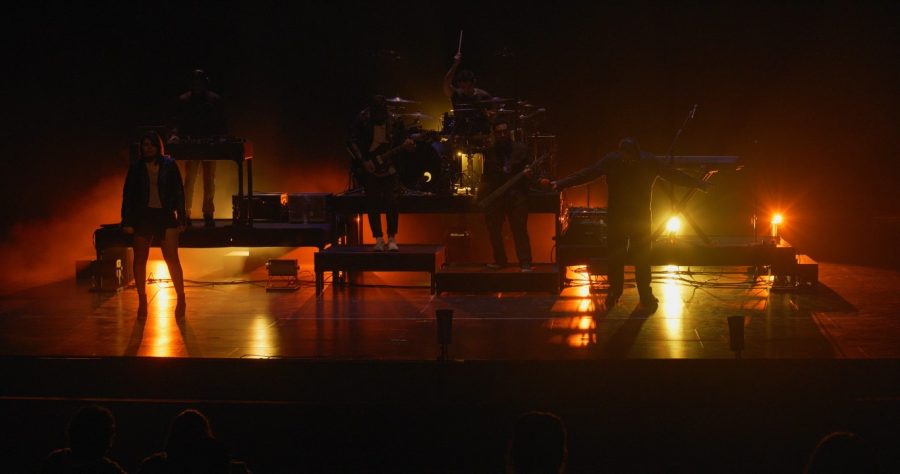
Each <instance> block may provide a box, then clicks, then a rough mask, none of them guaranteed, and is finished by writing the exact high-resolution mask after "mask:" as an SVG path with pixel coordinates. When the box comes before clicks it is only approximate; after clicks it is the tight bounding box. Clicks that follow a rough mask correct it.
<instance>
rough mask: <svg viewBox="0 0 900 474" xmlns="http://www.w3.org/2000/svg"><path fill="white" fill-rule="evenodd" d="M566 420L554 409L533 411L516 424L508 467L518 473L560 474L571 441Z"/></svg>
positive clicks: (510, 445)
mask: <svg viewBox="0 0 900 474" xmlns="http://www.w3.org/2000/svg"><path fill="white" fill-rule="evenodd" d="M566 438H567V437H566V427H565V425H564V424H563V421H562V420H561V419H560V418H559V417H558V416H556V415H554V414H553V413H544V412H537V411H533V412H530V413H526V414H524V415H522V416H521V417H520V418H519V419H518V420H516V424H515V425H514V427H513V436H512V440H510V443H509V453H508V460H507V462H508V467H509V472H512V473H514V474H559V473H561V472H564V471H565V465H566V457H567V456H568V448H567V445H568V441H567V439H566Z"/></svg>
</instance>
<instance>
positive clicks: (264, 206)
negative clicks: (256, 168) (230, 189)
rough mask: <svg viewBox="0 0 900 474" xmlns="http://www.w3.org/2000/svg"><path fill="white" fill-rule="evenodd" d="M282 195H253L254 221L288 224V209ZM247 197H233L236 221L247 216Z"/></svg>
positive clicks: (232, 209)
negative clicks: (283, 202)
mask: <svg viewBox="0 0 900 474" xmlns="http://www.w3.org/2000/svg"><path fill="white" fill-rule="evenodd" d="M282 196H283V194H282V193H253V207H251V210H252V211H253V214H252V216H253V220H254V221H268V222H286V221H287V215H288V213H287V207H286V206H284V204H282ZM247 199H248V198H247V196H244V197H243V198H241V197H240V196H231V212H232V216H233V218H234V219H235V220H239V219H240V216H246V215H247Z"/></svg>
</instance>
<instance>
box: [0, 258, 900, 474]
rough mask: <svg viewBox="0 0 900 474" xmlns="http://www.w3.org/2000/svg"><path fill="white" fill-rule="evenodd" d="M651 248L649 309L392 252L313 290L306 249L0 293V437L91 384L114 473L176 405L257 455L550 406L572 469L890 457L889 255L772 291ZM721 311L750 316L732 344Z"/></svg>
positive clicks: (58, 425) (324, 455)
mask: <svg viewBox="0 0 900 474" xmlns="http://www.w3.org/2000/svg"><path fill="white" fill-rule="evenodd" d="M151 268H152V270H151V271H152V272H153V273H154V274H156V275H160V274H162V273H163V271H162V269H161V268H159V267H158V266H152V267H151ZM186 268H187V269H188V270H189V276H190V268H191V267H190V266H189V265H186ZM656 270H657V271H658V273H656V274H655V276H654V278H655V280H656V281H655V283H654V291H655V293H656V295H657V296H658V297H659V299H660V306H659V309H658V310H657V311H656V312H655V313H653V314H651V315H647V314H642V313H639V312H635V311H634V310H635V307H636V305H637V295H636V292H635V289H634V288H633V287H630V288H628V289H627V290H626V291H625V294H624V295H623V297H622V299H621V300H620V303H619V304H618V305H617V306H615V307H613V308H611V309H607V308H604V307H603V304H602V301H603V299H604V296H605V294H604V293H603V292H602V291H601V292H598V293H595V297H592V296H591V295H592V294H591V292H590V287H589V286H588V285H582V286H573V287H571V288H567V289H566V290H565V291H564V292H563V294H562V295H549V294H546V293H544V294H539V293H533V294H523V293H516V294H476V295H466V294H442V295H438V296H432V295H430V294H429V288H428V276H427V274H387V273H385V274H366V275H365V276H364V279H363V281H361V282H359V283H360V284H358V285H356V286H351V287H346V288H337V289H332V288H331V287H330V286H329V287H326V289H325V293H324V294H323V295H322V296H321V297H320V298H316V297H315V295H314V289H313V283H312V275H311V273H309V272H301V279H303V280H304V283H303V285H302V288H301V289H300V290H299V291H296V292H287V293H274V292H272V293H267V292H266V291H265V289H264V279H265V270H264V269H262V268H257V269H255V270H253V271H251V272H249V273H246V274H244V275H243V276H242V277H241V278H242V280H240V281H233V282H232V283H231V284H224V283H221V281H222V280H221V278H220V279H219V281H220V283H219V284H215V285H213V284H210V283H193V284H191V286H190V287H189V288H188V290H187V301H188V310H187V316H186V318H185V320H184V321H176V320H175V318H174V317H173V311H174V301H173V299H174V298H173V296H174V294H173V292H172V290H171V288H168V287H167V284H165V283H162V284H154V285H152V286H151V288H152V289H151V294H152V300H151V302H150V314H149V316H148V317H147V318H146V320H138V319H137V318H136V303H137V302H136V295H135V290H134V289H126V290H124V291H121V292H119V293H92V292H90V291H88V288H87V287H86V286H85V285H83V284H82V285H78V284H76V283H75V282H74V281H66V282H61V283H56V284H52V285H47V286H44V287H40V288H33V289H30V290H27V291H20V292H17V293H14V294H8V295H6V296H3V297H0V382H2V383H0V417H2V418H3V419H4V420H6V421H7V423H4V429H3V430H0V435H3V437H4V438H5V439H8V440H11V441H10V443H7V444H6V445H5V446H4V448H3V450H0V452H2V453H3V457H4V459H6V460H7V462H8V464H7V467H9V468H10V469H11V471H10V472H35V470H36V467H37V466H39V465H40V462H41V460H42V459H43V458H44V457H45V456H46V454H47V453H48V452H49V451H50V450H52V449H55V448H58V447H60V446H62V445H63V444H64V443H65V441H64V434H63V427H64V426H65V423H66V421H67V419H68V417H70V416H71V414H72V413H73V412H74V410H75V409H76V408H78V407H79V406H81V405H83V404H85V403H100V404H103V405H104V406H107V407H109V408H110V409H111V410H113V412H115V414H116V417H117V426H118V432H117V438H116V444H115V446H114V447H113V450H112V451H111V456H112V457H113V458H114V459H117V460H118V461H120V462H121V463H122V465H123V466H125V467H126V468H127V469H129V470H130V471H131V472H135V470H136V469H137V466H138V465H139V463H140V460H141V459H143V457H144V456H147V455H149V454H150V453H151V452H153V450H155V449H157V447H158V446H159V443H160V440H162V439H163V437H164V436H165V430H166V423H167V420H169V419H171V417H173V416H174V415H175V414H177V413H178V412H179V411H180V410H182V409H185V408H199V409H201V410H202V411H204V412H205V413H207V414H208V415H209V416H210V417H211V419H212V420H213V422H214V423H215V429H216V433H217V435H218V436H220V437H221V438H220V439H223V440H224V441H225V442H226V443H227V445H228V446H229V447H231V449H232V451H231V452H232V454H233V456H235V458H237V459H241V460H243V461H246V462H247V463H248V464H249V466H250V467H251V469H252V470H253V471H254V472H263V473H266V472H276V473H281V472H291V473H293V472H336V471H338V472H392V473H393V472H417V473H419V472H440V473H444V472H453V473H468V472H504V471H503V468H504V462H505V461H504V453H505V449H506V443H507V441H508V440H509V427H510V426H511V425H512V423H513V422H514V421H515V419H516V418H517V417H518V416H519V415H520V414H521V413H524V412H526V411H529V410H546V411H552V412H554V413H556V414H558V415H559V416H560V417H561V418H562V419H563V420H565V423H566V426H567V430H568V433H569V435H568V436H569V441H568V443H569V446H568V447H569V469H568V472H601V471H608V472H799V471H800V469H801V468H802V466H803V463H804V462H805V460H806V457H807V456H808V453H809V452H810V450H811V449H812V448H813V447H814V446H815V444H816V442H817V440H818V439H819V438H820V437H821V436H822V435H824V434H825V433H828V432H830V431H832V430H836V429H838V430H852V431H855V432H858V433H861V434H862V435H864V436H865V437H867V438H868V439H870V440H872V441H873V442H874V443H875V447H876V449H877V450H878V452H880V453H883V457H884V458H885V461H884V463H885V464H886V465H888V466H891V467H893V468H896V466H900V455H898V454H896V453H900V451H897V450H896V449H895V447H896V446H897V445H898V443H900V434H898V432H897V430H896V426H898V425H897V423H898V420H900V363H898V361H900V344H898V341H900V291H898V290H900V273H898V272H896V271H890V270H881V269H875V268H866V267H858V266H848V265H835V264H822V265H821V266H820V268H819V276H820V281H821V283H820V285H818V286H817V287H815V288H809V289H805V290H802V291H793V292H784V291H776V290H772V289H770V288H769V282H768V280H767V279H756V280H755V281H754V279H753V275H752V274H749V273H747V269H746V268H739V267H728V268H704V269H697V268H693V269H691V270H694V271H695V272H694V273H687V270H688V269H687V268H681V269H678V271H680V272H681V273H673V272H672V271H667V269H665V268H657V269H656ZM699 270H702V271H703V272H705V273H701V272H700V271H699ZM570 276H572V277H573V278H580V276H579V275H576V274H574V273H573V274H572V275H570ZM628 276H629V275H626V277H628ZM198 280H199V279H198ZM436 309H453V310H454V319H453V327H452V338H453V339H452V344H451V345H450V357H451V358H452V359H454V360H455V361H457V362H451V363H438V362H435V359H436V357H437V356H438V354H439V347H438V344H437V341H436V327H435V326H436V325H435V317H434V313H435V310H436ZM730 316H743V317H744V319H743V328H744V332H745V350H744V351H743V353H742V356H743V359H742V360H740V361H737V360H734V358H735V354H734V353H732V351H731V350H730V346H729V329H728V324H727V318H728V317H730ZM123 356H124V357H123ZM885 472H897V470H896V469H888V470H886V471H885Z"/></svg>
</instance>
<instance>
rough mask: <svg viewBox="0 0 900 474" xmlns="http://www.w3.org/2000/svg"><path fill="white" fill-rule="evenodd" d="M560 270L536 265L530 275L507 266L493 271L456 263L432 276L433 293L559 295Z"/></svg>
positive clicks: (542, 264) (479, 264) (515, 267)
mask: <svg viewBox="0 0 900 474" xmlns="http://www.w3.org/2000/svg"><path fill="white" fill-rule="evenodd" d="M559 282H560V280H559V267H557V266H556V265H555V264H550V263H537V264H534V265H533V266H532V271H531V272H523V271H522V270H521V269H519V266H518V265H515V264H510V265H509V266H506V267H504V268H501V269H498V270H494V269H490V268H487V267H486V266H485V264H484V263H466V264H464V263H456V264H452V265H446V266H444V267H443V268H441V269H440V270H439V271H438V272H437V274H436V275H435V291H436V292H437V294H441V293H442V292H451V291H452V292H465V293H497V292H519V291H525V292H547V293H552V294H557V293H559V290H560V286H559Z"/></svg>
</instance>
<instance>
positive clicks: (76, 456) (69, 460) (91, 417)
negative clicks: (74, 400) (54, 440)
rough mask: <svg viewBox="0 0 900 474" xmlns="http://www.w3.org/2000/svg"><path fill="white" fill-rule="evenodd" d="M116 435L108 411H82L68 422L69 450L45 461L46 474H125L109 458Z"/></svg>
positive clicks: (63, 450)
mask: <svg viewBox="0 0 900 474" xmlns="http://www.w3.org/2000/svg"><path fill="white" fill-rule="evenodd" d="M115 435H116V419H115V417H113V414H112V413H111V412H110V411H109V410H107V409H106V408H103V407H100V406H97V405H89V406H85V407H82V408H80V409H79V410H78V411H77V412H76V413H75V415H74V416H73V417H72V419H71V420H70V421H69V428H68V431H67V433H66V436H67V438H68V445H69V447H68V448H63V449H57V450H56V451H53V452H52V453H50V455H49V456H48V457H47V459H46V460H45V461H44V465H43V466H42V468H41V472H42V473H45V474H57V473H59V474H62V473H71V474H76V473H97V474H124V473H125V471H124V470H122V468H121V467H119V465H118V464H116V462H115V461H113V460H111V459H109V458H107V457H106V453H107V451H109V448H110V447H111V446H112V443H113V438H115Z"/></svg>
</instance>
